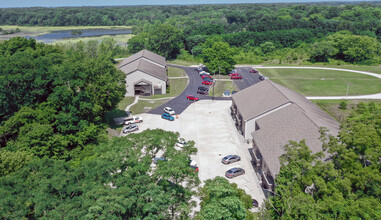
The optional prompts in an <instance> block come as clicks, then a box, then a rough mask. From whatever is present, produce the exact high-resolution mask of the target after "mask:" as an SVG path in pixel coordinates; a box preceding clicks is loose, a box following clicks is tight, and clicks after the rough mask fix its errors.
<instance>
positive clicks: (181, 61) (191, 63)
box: [167, 59, 200, 66]
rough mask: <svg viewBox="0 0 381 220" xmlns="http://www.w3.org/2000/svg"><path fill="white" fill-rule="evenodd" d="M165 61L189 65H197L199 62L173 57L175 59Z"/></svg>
mask: <svg viewBox="0 0 381 220" xmlns="http://www.w3.org/2000/svg"><path fill="white" fill-rule="evenodd" d="M167 63H169V64H175V65H180V66H191V65H198V64H200V63H199V62H197V61H194V62H189V61H185V60H178V59H175V60H167Z"/></svg>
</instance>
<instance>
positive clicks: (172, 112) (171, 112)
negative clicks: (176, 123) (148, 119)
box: [164, 107, 176, 115]
mask: <svg viewBox="0 0 381 220" xmlns="http://www.w3.org/2000/svg"><path fill="white" fill-rule="evenodd" d="M164 112H166V113H168V114H170V115H174V114H176V113H175V111H174V110H173V109H172V108H170V107H165V108H164Z"/></svg>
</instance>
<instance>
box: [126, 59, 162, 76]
mask: <svg viewBox="0 0 381 220" xmlns="http://www.w3.org/2000/svg"><path fill="white" fill-rule="evenodd" d="M119 69H120V70H122V71H123V72H124V73H125V74H126V75H128V74H130V73H132V72H135V71H136V70H140V71H142V72H144V73H146V74H148V75H151V76H154V77H156V78H159V79H161V80H164V81H167V80H168V76H167V71H166V69H165V68H164V67H159V66H158V65H155V64H153V63H151V62H148V61H147V60H144V59H138V60H135V61H133V62H132V63H130V64H128V65H125V66H122V67H119Z"/></svg>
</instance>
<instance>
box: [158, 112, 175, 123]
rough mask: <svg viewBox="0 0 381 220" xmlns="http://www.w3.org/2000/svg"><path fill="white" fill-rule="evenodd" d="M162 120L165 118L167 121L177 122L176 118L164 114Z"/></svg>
mask: <svg viewBox="0 0 381 220" xmlns="http://www.w3.org/2000/svg"><path fill="white" fill-rule="evenodd" d="M161 118H163V119H167V120H169V121H173V120H175V118H174V117H173V116H172V115H170V114H168V113H163V114H162V115H161Z"/></svg>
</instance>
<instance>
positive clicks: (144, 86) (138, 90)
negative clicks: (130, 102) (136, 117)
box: [134, 80, 152, 96]
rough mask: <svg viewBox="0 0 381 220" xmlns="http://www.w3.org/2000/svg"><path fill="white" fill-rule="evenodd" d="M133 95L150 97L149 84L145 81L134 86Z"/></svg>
mask: <svg viewBox="0 0 381 220" xmlns="http://www.w3.org/2000/svg"><path fill="white" fill-rule="evenodd" d="M134 91H135V95H140V96H150V95H152V86H151V83H150V82H148V81H146V80H141V81H139V82H138V83H136V84H135V85H134Z"/></svg>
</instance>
